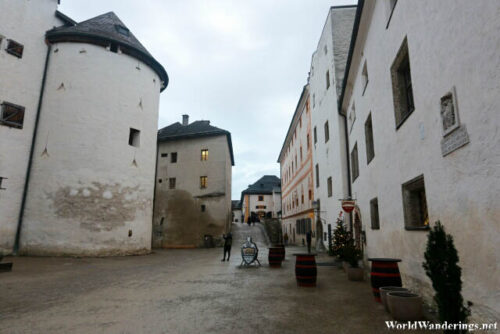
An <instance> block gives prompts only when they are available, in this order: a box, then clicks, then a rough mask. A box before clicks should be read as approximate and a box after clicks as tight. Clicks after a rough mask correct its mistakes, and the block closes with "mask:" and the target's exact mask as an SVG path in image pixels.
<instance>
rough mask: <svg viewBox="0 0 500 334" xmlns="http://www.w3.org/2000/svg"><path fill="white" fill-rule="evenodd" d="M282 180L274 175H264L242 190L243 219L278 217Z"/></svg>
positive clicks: (246, 220)
mask: <svg viewBox="0 0 500 334" xmlns="http://www.w3.org/2000/svg"><path fill="white" fill-rule="evenodd" d="M280 189H281V180H280V179H279V178H278V177H276V176H274V175H264V176H263V177H261V178H260V179H259V180H258V181H257V182H255V183H254V184H251V185H249V186H248V188H247V189H245V190H243V191H242V192H241V203H242V210H243V219H244V221H245V222H248V221H249V219H250V220H252V219H253V220H254V221H256V220H261V219H264V218H278V217H279V214H280V213H281V196H279V195H278V194H279V192H280Z"/></svg>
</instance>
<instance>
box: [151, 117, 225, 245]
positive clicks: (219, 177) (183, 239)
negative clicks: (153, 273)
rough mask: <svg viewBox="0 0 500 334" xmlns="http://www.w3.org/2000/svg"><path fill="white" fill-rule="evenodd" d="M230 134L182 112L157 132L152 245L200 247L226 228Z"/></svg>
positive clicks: (219, 234) (208, 122) (217, 236)
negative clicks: (180, 118)
mask: <svg viewBox="0 0 500 334" xmlns="http://www.w3.org/2000/svg"><path fill="white" fill-rule="evenodd" d="M232 166H234V156H233V147H232V142H231V134H230V133H229V132H228V131H226V130H222V129H219V128H217V127H215V126H212V125H210V121H195V122H193V123H191V124H189V118H188V115H183V119H182V123H179V122H176V123H174V124H171V125H169V126H167V127H165V128H163V129H161V130H159V131H158V153H157V169H156V190H155V206H154V221H153V229H154V234H153V247H163V248H184V247H189V248H191V247H200V246H202V245H203V244H204V237H205V236H206V235H210V236H212V237H213V238H219V239H220V238H221V235H222V234H223V233H226V232H228V231H229V228H230V224H231V221H232V211H231V169H232Z"/></svg>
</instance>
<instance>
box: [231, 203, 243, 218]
mask: <svg viewBox="0 0 500 334" xmlns="http://www.w3.org/2000/svg"><path fill="white" fill-rule="evenodd" d="M231 210H232V211H233V223H242V222H243V211H242V210H241V202H240V201H231Z"/></svg>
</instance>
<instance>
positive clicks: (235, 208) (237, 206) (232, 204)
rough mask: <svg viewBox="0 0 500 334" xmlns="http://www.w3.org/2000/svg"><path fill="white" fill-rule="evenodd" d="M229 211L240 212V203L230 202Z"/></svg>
mask: <svg viewBox="0 0 500 334" xmlns="http://www.w3.org/2000/svg"><path fill="white" fill-rule="evenodd" d="M231 209H232V210H241V202H240V201H231Z"/></svg>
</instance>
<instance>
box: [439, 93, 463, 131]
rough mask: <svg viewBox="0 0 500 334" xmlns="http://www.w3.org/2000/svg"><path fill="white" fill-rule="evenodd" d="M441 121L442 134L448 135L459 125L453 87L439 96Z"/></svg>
mask: <svg viewBox="0 0 500 334" xmlns="http://www.w3.org/2000/svg"><path fill="white" fill-rule="evenodd" d="M441 122H442V126H443V136H446V135H448V134H449V133H451V132H453V131H454V130H455V129H457V128H458V127H459V126H460V120H459V118H458V106H457V98H456V92H455V87H452V89H451V90H450V91H449V92H448V93H446V94H445V95H444V96H443V97H441Z"/></svg>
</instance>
